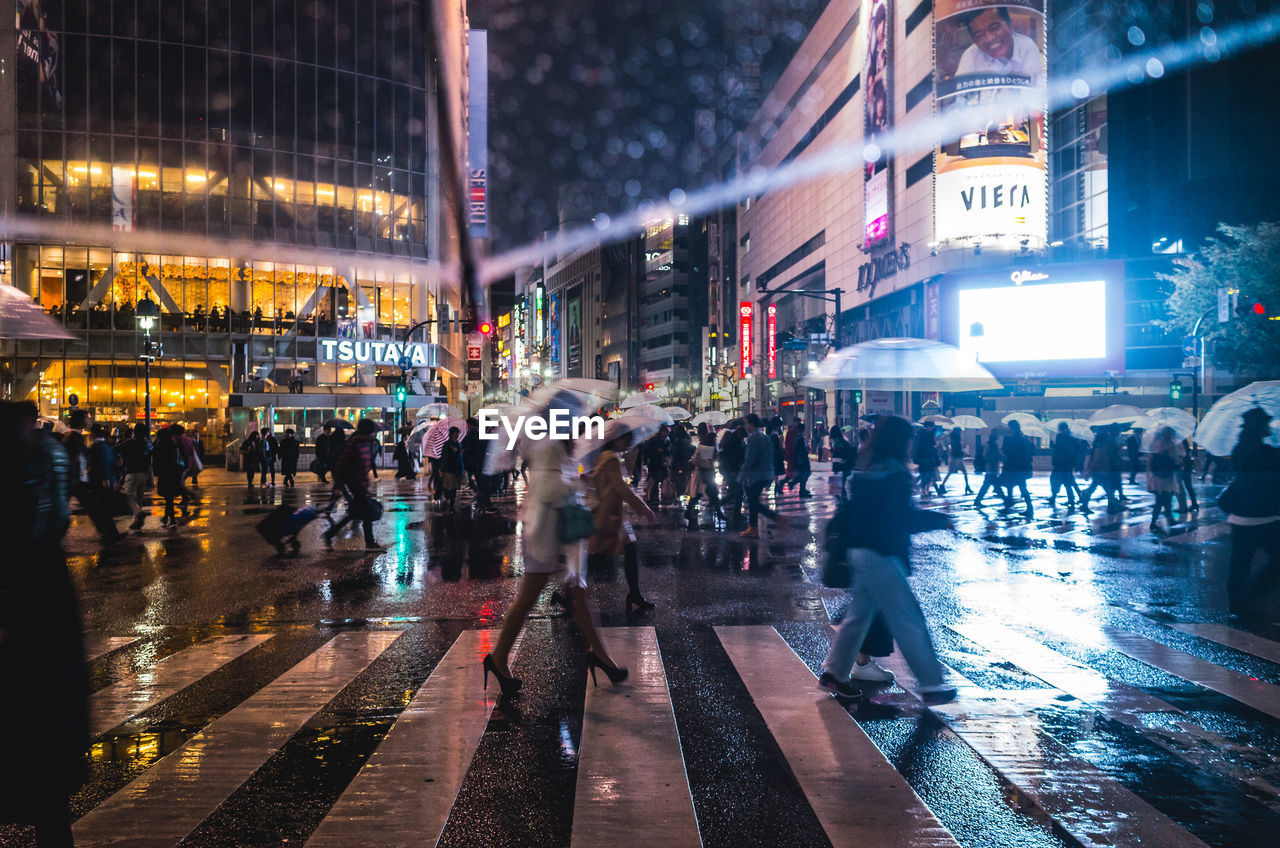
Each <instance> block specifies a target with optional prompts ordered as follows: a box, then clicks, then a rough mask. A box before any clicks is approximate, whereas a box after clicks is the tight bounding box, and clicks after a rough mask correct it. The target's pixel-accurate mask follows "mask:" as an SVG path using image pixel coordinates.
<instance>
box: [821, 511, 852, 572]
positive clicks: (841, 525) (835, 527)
mask: <svg viewBox="0 0 1280 848" xmlns="http://www.w3.org/2000/svg"><path fill="white" fill-rule="evenodd" d="M852 513H853V507H852V505H851V504H848V503H843V504H840V506H838V507H836V511H835V514H834V515H832V516H831V520H830V521H828V522H827V533H826V538H825V539H824V540H823V545H822V549H823V553H824V556H823V558H822V585H824V586H827V587H829V588H831V589H847V588H849V583H850V581H851V580H852V578H853V574H852V571H851V570H850V568H849V544H848V539H847V538H846V536H845V529H846V526H847V522H848V521H849V520H850V519H851V518H852Z"/></svg>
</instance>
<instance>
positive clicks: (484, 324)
mask: <svg viewBox="0 0 1280 848" xmlns="http://www.w3.org/2000/svg"><path fill="white" fill-rule="evenodd" d="M480 332H481V333H483V334H484V335H486V336H487V335H489V334H490V333H492V332H493V325H492V324H490V323H489V322H488V321H481V322H480Z"/></svg>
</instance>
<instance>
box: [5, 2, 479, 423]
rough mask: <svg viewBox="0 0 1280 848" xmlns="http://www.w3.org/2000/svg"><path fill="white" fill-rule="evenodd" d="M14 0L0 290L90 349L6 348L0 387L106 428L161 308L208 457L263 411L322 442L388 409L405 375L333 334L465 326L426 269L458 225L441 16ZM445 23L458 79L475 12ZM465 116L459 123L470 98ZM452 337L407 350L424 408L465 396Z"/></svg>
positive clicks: (131, 402) (138, 392)
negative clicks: (443, 137)
mask: <svg viewBox="0 0 1280 848" xmlns="http://www.w3.org/2000/svg"><path fill="white" fill-rule="evenodd" d="M16 2H17V8H18V15H17V18H16V30H17V31H16V32H14V33H13V34H12V37H9V36H5V35H4V33H3V32H0V39H3V40H0V43H3V44H4V45H5V46H6V47H8V46H10V45H16V49H15V52H14V54H13V61H14V64H12V65H11V67H15V69H16V71H17V73H16V74H9V75H6V76H5V78H4V81H3V82H2V83H0V85H3V86H4V87H5V88H7V89H8V90H7V91H3V92H0V107H4V108H5V111H9V112H10V114H9V115H6V116H5V117H4V118H3V119H0V120H3V121H6V122H10V123H11V125H12V126H13V127H14V128H15V130H16V132H14V133H13V134H12V135H11V136H9V137H8V139H7V140H4V143H3V144H0V194H3V195H4V198H5V200H4V207H3V208H4V209H5V211H6V212H7V213H9V214H11V215H12V216H13V220H15V221H16V222H17V225H16V227H13V228H11V233H13V236H12V240H10V241H7V242H6V243H4V244H3V245H2V249H3V252H4V255H3V257H0V258H2V259H3V265H2V266H0V271H3V280H2V281H0V282H3V284H8V285H13V286H16V287H18V288H19V289H22V290H23V291H25V292H27V293H28V294H29V295H31V296H32V297H33V298H34V299H35V300H36V301H38V302H39V303H40V305H41V306H42V307H43V308H44V309H45V310H46V311H47V312H48V314H49V315H51V316H53V317H55V318H56V319H57V320H58V321H60V322H62V323H64V324H65V325H66V327H67V328H68V329H69V330H70V331H71V332H72V333H73V334H74V335H75V336H76V340H75V341H72V342H67V343H65V344H64V343H62V342H24V343H21V344H16V345H15V344H14V343H11V342H10V343H3V342H0V344H7V345H8V347H7V348H0V356H2V358H3V368H4V372H5V373H3V375H2V376H3V380H4V387H5V394H6V396H9V397H19V398H20V397H38V398H39V400H40V404H41V407H42V412H43V413H45V414H52V415H56V414H58V413H59V412H61V411H65V409H66V407H67V406H68V404H69V402H70V400H71V396H72V395H74V396H75V399H76V401H77V402H78V404H79V406H81V407H87V408H88V409H90V410H91V411H93V412H94V413H95V416H96V418H98V419H99V420H105V421H108V422H121V423H123V422H131V421H133V420H136V419H137V418H138V417H139V416H140V410H141V404H142V397H143V394H144V385H143V383H142V366H141V364H140V363H139V362H138V355H139V353H140V349H141V348H140V345H141V340H140V333H139V329H138V326H137V321H136V320H135V317H134V313H135V311H136V309H137V303H138V301H140V300H143V299H149V300H152V301H154V302H155V303H156V304H157V305H158V306H159V309H160V312H161V316H160V319H159V322H158V324H159V326H158V328H157V329H156V330H153V337H154V338H156V340H157V341H159V342H160V343H161V344H162V345H163V355H162V357H161V359H160V360H159V361H158V362H157V363H155V365H154V366H153V368H152V380H151V394H152V402H153V406H154V408H155V411H156V412H155V417H157V418H158V419H159V420H161V421H181V422H184V423H187V424H196V425H200V426H201V427H202V428H204V429H205V430H206V432H207V433H208V436H209V437H210V439H211V440H212V441H214V442H215V443H216V442H217V441H218V440H219V438H220V436H221V435H222V434H225V433H231V434H233V435H241V434H242V433H241V429H242V428H240V427H239V425H240V423H242V421H245V420H252V419H255V418H256V419H258V420H261V419H262V417H263V415H264V414H266V411H267V410H270V412H271V414H272V416H273V417H274V418H275V420H276V421H277V423H278V425H279V426H283V425H284V424H285V423H286V422H289V421H294V422H296V423H298V424H299V426H309V425H310V424H311V423H312V422H311V419H312V418H317V419H318V418H320V417H323V416H325V415H332V414H333V413H334V411H335V410H339V411H342V410H346V411H349V412H351V413H353V414H362V413H363V414H380V413H377V412H376V410H383V409H385V410H388V411H389V410H391V409H392V408H394V407H396V406H397V405H396V404H395V403H394V401H392V400H391V397H392V394H391V391H390V387H391V385H392V384H393V383H394V382H395V381H396V380H397V379H398V377H399V374H400V370H399V368H398V367H397V366H396V365H395V364H394V363H390V362H379V361H376V360H377V359H378V358H377V357H368V356H366V357H364V358H363V359H362V358H359V357H356V358H351V357H347V358H345V359H343V358H341V357H337V358H335V357H326V355H325V353H326V351H329V352H332V351H333V349H334V347H333V346H332V345H328V346H326V345H323V344H321V342H322V341H323V340H324V339H335V338H336V339H352V340H362V341H369V342H377V341H396V342H401V341H403V340H404V333H405V331H407V330H408V329H409V327H410V326H411V325H413V324H415V323H417V322H419V321H423V320H426V319H440V318H446V319H447V318H449V317H450V316H452V315H453V314H455V313H456V307H457V304H458V301H457V295H456V287H455V286H452V285H449V284H446V283H445V281H443V280H442V279H441V278H440V277H439V275H438V274H437V273H436V271H435V270H434V269H436V268H437V267H438V265H437V264H436V263H437V261H438V260H442V259H445V258H446V257H448V256H450V255H456V241H457V239H456V235H457V234H456V231H454V230H453V229H452V228H451V224H452V220H453V219H452V217H451V216H450V215H449V214H448V212H447V206H446V200H445V196H444V195H445V192H444V188H443V185H442V182H441V167H440V162H439V161H438V152H437V151H438V146H437V143H436V138H437V136H438V133H439V132H440V130H439V127H440V126H442V125H445V123H446V122H445V121H443V120H441V117H440V116H439V115H437V114H436V102H437V101H436V96H435V87H436V86H437V85H442V84H444V83H443V82H442V80H441V77H442V76H443V75H442V74H441V73H440V65H441V57H436V56H433V52H434V51H433V50H432V47H431V45H430V44H429V43H428V41H429V39H430V36H429V31H428V28H427V21H426V20H425V16H426V15H427V14H428V10H429V7H428V5H427V4H426V2H425V0H361V2H356V0H236V2H231V0H186V2H182V3H170V2H164V1H163V0H114V2H101V0H16ZM444 18H445V21H446V23H445V26H444V30H445V31H444V32H443V34H442V38H441V42H442V43H443V44H444V45H445V49H444V52H445V53H446V54H447V55H446V56H445V57H443V61H448V62H452V63H455V66H457V67H458V71H459V72H458V73H457V74H454V75H451V77H450V78H452V79H458V80H461V79H463V78H464V76H465V74H464V73H463V69H464V68H465V31H466V23H465V12H464V10H463V8H462V7H461V6H460V5H452V6H451V8H450V9H449V11H447V12H446V13H445V14H444ZM9 20H14V18H7V20H6V23H7V21H9ZM455 51H456V52H455ZM448 102H451V103H457V104H458V109H459V112H460V111H461V108H462V107H461V104H462V102H463V94H462V92H452V93H451V95H450V97H449V101H448ZM449 120H458V117H457V116H450V117H449ZM3 138H4V137H3V136H0V139H3ZM448 326H449V325H448V324H447V323H439V324H429V325H427V326H426V327H425V328H423V329H421V330H419V331H417V332H416V333H415V334H414V340H415V341H417V342H420V343H421V345H422V346H421V348H419V349H418V350H417V352H416V355H415V362H414V364H415V367H416V371H415V376H416V377H417V378H418V380H419V383H420V384H421V385H422V386H423V388H424V390H425V391H427V392H430V391H431V390H433V389H434V390H436V391H440V390H442V389H443V390H444V392H445V393H447V394H453V393H454V391H456V383H455V380H456V377H457V375H458V374H459V373H460V368H459V367H458V355H457V354H458V350H459V349H460V348H461V344H462V337H461V335H460V334H459V333H457V332H452V333H450V332H448V331H447V328H448ZM442 330H446V331H445V332H442ZM299 381H300V382H301V384H302V389H303V391H302V392H301V393H300V396H295V395H299V393H298V392H297V391H296V389H297V388H298V382H299ZM291 384H292V386H293V388H294V389H295V392H294V393H293V394H291V395H289V396H288V397H281V396H276V395H275V389H277V388H278V390H279V392H281V393H284V392H286V391H287V389H288V387H289V386H290V385H291ZM304 409H307V410H310V412H306V413H303V412H301V411H298V412H288V413H286V414H284V415H282V414H281V413H282V412H283V411H284V410H304Z"/></svg>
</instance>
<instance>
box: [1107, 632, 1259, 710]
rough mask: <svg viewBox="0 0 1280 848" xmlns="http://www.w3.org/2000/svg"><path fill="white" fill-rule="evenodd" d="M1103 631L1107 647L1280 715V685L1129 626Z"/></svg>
mask: <svg viewBox="0 0 1280 848" xmlns="http://www.w3.org/2000/svg"><path fill="white" fill-rule="evenodd" d="M1103 632H1104V633H1106V636H1107V640H1108V642H1109V644H1108V646H1107V647H1111V648H1114V649H1115V650H1117V651H1119V652H1120V653H1122V654H1125V655H1126V656H1130V657H1133V658H1134V659H1135V660H1141V661H1142V662H1144V663H1146V664H1147V665H1152V666H1155V667H1156V668H1158V669H1160V670H1162V671H1167V672H1168V673H1169V674H1172V675H1174V676H1175V677H1181V678H1182V679H1183V680H1189V681H1190V682H1192V683H1195V684H1196V685H1198V686H1203V687H1204V688H1206V689H1212V690H1213V691H1214V692H1218V693H1221V694H1223V695H1226V696H1227V697H1228V698H1232V699H1234V700H1236V701H1239V702H1240V703H1242V704H1245V705H1247V706H1250V707H1253V708H1254V709H1255V710H1257V711H1258V712H1261V713H1266V714H1267V715H1269V716H1272V717H1273V718H1280V686H1275V685H1273V684H1270V683H1263V682H1262V681H1261V680H1254V679H1253V678H1252V677H1247V676H1245V675H1243V674H1241V673H1240V672H1238V671H1232V670H1231V669H1229V668H1223V667H1222V666H1220V665H1215V664H1214V663H1211V662H1209V661H1207V660H1202V659H1200V658H1199V657H1196V656H1192V655H1191V654H1188V653H1186V652H1184V651H1179V650H1177V649H1176V648H1170V647H1169V646H1168V645H1162V644H1160V643H1159V642H1156V641H1154V640H1152V639H1148V638H1147V637H1145V636H1139V635H1138V634H1136V633H1130V632H1129V631H1127V630H1120V629H1119V628H1116V627H1104V628H1103Z"/></svg>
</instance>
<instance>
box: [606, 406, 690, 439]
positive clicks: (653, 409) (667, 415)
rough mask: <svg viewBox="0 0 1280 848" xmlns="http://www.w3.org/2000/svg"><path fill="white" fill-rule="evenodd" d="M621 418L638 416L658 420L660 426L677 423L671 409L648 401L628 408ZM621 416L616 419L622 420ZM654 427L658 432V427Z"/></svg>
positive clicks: (648, 419)
mask: <svg viewBox="0 0 1280 848" xmlns="http://www.w3.org/2000/svg"><path fill="white" fill-rule="evenodd" d="M621 418H638V419H643V420H646V421H656V422H658V426H661V425H663V424H674V423H675V419H674V418H672V417H671V410H670V409H668V408H666V407H662V406H654V405H653V404H651V403H646V404H644V405H643V406H637V407H634V408H633V409H628V410H627V411H626V413H624V414H623V415H622V416H621ZM621 418H619V419H615V420H621ZM653 429H654V432H657V430H658V427H654V428H653Z"/></svg>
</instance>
